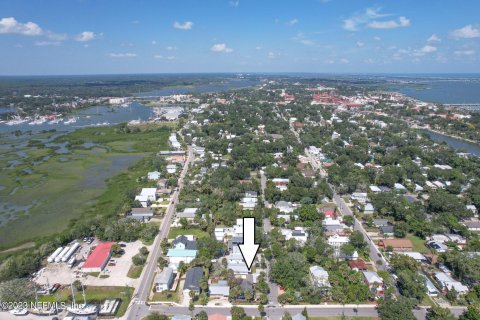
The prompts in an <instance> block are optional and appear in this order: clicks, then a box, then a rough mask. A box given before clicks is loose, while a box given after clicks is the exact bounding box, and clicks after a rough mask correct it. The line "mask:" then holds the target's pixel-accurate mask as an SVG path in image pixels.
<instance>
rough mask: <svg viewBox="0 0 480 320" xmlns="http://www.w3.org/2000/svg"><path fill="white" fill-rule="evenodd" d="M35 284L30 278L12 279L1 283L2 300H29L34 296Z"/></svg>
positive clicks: (0, 299)
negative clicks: (33, 284)
mask: <svg viewBox="0 0 480 320" xmlns="http://www.w3.org/2000/svg"><path fill="white" fill-rule="evenodd" d="M33 291H34V290H33V286H32V283H31V282H30V281H28V279H24V278H22V279H12V280H8V281H5V282H2V283H0V301H3V302H9V301H11V302H17V301H29V300H31V299H32V297H33Z"/></svg>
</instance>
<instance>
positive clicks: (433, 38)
mask: <svg viewBox="0 0 480 320" xmlns="http://www.w3.org/2000/svg"><path fill="white" fill-rule="evenodd" d="M440 41H442V39H440V38H439V37H438V36H437V35H436V34H432V35H431V36H430V38H428V39H427V43H436V42H440Z"/></svg>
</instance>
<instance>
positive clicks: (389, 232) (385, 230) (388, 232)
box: [379, 226, 394, 236]
mask: <svg viewBox="0 0 480 320" xmlns="http://www.w3.org/2000/svg"><path fill="white" fill-rule="evenodd" d="M379 230H380V232H381V233H382V234H384V235H386V236H393V233H394V228H393V226H381V227H380V228H379Z"/></svg>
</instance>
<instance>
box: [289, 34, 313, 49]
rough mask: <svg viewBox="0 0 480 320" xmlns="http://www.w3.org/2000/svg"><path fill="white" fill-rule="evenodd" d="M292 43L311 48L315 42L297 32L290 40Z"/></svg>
mask: <svg viewBox="0 0 480 320" xmlns="http://www.w3.org/2000/svg"><path fill="white" fill-rule="evenodd" d="M292 39H293V40H294V41H297V42H300V43H301V44H303V45H306V46H313V45H314V44H315V41H313V40H311V39H308V38H307V37H306V36H305V34H304V33H302V32H299V33H297V35H296V36H295V37H293V38H292Z"/></svg>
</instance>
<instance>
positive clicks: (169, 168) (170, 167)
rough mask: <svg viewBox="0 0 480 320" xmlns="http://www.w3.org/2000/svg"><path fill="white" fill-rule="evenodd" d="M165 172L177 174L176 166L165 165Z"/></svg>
mask: <svg viewBox="0 0 480 320" xmlns="http://www.w3.org/2000/svg"><path fill="white" fill-rule="evenodd" d="M167 172H168V173H175V172H177V165H175V164H167Z"/></svg>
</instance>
